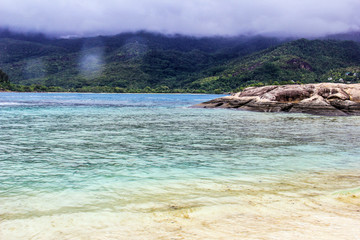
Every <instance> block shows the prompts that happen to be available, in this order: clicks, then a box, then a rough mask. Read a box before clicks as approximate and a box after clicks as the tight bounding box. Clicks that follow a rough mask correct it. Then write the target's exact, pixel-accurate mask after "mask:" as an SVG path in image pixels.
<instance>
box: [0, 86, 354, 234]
mask: <svg viewBox="0 0 360 240" xmlns="http://www.w3.org/2000/svg"><path fill="white" fill-rule="evenodd" d="M216 97H220V95H206V94H203V95H196V94H76V93H0V239H4V240H12V239H360V141H359V137H360V117H357V116H353V117H328V116H315V115H307V114H288V113H262V112H249V111H240V110H229V109H200V108H190V106H192V105H194V104H197V103H201V102H204V101H207V100H210V99H213V98H216Z"/></svg>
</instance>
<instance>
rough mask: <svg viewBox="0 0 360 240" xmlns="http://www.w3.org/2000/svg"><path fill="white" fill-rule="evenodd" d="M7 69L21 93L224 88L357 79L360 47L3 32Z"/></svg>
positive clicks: (0, 42)
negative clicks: (78, 36)
mask: <svg viewBox="0 0 360 240" xmlns="http://www.w3.org/2000/svg"><path fill="white" fill-rule="evenodd" d="M281 43H282V44H281ZM280 44H281V45H280ZM0 68H2V69H3V70H4V71H5V72H6V73H7V74H8V75H9V78H10V80H11V82H12V84H10V83H7V89H10V90H14V91H78V92H117V93H121V92H180V93H181V92H197V93H202V92H213V93H221V92H228V91H236V90H239V89H242V88H244V87H246V86H262V85H267V84H292V83H311V82H323V81H332V82H345V83H350V82H358V81H359V77H360V45H359V43H356V42H351V41H336V40H306V39H300V40H296V41H291V42H284V41H280V40H278V39H275V38H266V37H233V38H223V37H212V38H210V37H209V38H194V37H186V36H165V35H160V34H153V33H147V32H138V33H124V34H120V35H116V36H108V37H104V36H99V37H93V38H77V39H48V38H46V37H44V36H42V35H31V36H27V35H17V34H11V33H9V32H6V33H5V34H4V33H1V32H0ZM3 85H4V84H3ZM2 88H3V89H4V87H2Z"/></svg>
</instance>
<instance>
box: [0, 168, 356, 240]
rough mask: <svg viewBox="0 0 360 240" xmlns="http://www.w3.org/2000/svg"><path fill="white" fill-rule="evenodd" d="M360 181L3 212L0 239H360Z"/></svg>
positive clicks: (191, 191)
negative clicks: (86, 208) (120, 204)
mask: <svg viewBox="0 0 360 240" xmlns="http://www.w3.org/2000/svg"><path fill="white" fill-rule="evenodd" d="M359 186H360V172H359V171H334V172H312V173H297V174H291V176H290V175H289V176H288V177H279V178H278V177H277V176H272V177H268V178H259V179H258V180H256V181H253V180H252V181H246V180H244V179H243V180H236V179H234V180H233V181H226V182H221V181H218V182H212V183H209V182H207V183H206V184H204V183H201V182H200V181H199V182H197V183H188V184H187V185H186V186H183V189H177V190H178V191H182V192H180V193H179V192H176V191H174V196H175V195H176V197H174V196H169V195H168V194H167V195H162V194H161V193H158V194H156V195H154V196H151V197H149V199H147V201H140V202H138V203H137V202H134V203H129V204H128V205H127V207H126V208H125V209H123V210H121V211H119V210H118V209H117V208H116V201H112V202H111V204H109V205H108V206H99V207H98V209H96V208H94V209H93V210H92V211H83V210H82V209H76V208H71V209H61V210H59V211H55V212H51V211H48V212H41V211H39V212H33V213H32V214H30V215H29V214H21V213H16V214H15V213H14V214H3V215H1V216H0V219H1V221H0V239H4V240H5V239H317V240H318V239H326V240H329V239H330V240H331V239H360V187H359ZM169 187H171V186H169ZM189 195H191V196H192V197H191V198H190V197H188V196H189ZM194 196H195V197H194ZM164 199H168V200H167V201H165V203H164ZM64 200H65V199H64ZM59 201H61V199H59ZM160 202H161V203H160ZM29 204H31V203H29ZM10 205H11V203H9V206H8V207H10Z"/></svg>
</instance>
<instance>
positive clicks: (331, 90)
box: [193, 83, 360, 116]
mask: <svg viewBox="0 0 360 240" xmlns="http://www.w3.org/2000/svg"><path fill="white" fill-rule="evenodd" d="M193 107H199V108H232V109H242V110H250V111H258V112H289V113H308V114H316V115H326V116H348V115H360V84H336V83H318V84H304V85H282V86H274V85H273V86H264V87H249V88H246V89H244V90H243V91H242V92H238V93H235V94H232V95H231V96H226V97H221V98H217V99H213V100H210V101H207V102H204V103H200V104H197V105H195V106H193Z"/></svg>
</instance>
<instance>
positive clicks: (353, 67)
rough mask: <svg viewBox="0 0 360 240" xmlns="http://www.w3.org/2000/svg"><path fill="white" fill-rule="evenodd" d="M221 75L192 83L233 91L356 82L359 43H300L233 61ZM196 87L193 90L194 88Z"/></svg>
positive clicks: (334, 41)
mask: <svg viewBox="0 0 360 240" xmlns="http://www.w3.org/2000/svg"><path fill="white" fill-rule="evenodd" d="M222 67H223V69H224V71H222V72H220V73H217V74H214V75H212V76H209V77H207V78H203V79H199V80H197V81H195V82H193V87H196V88H199V89H205V90H210V89H224V90H228V89H232V90H233V89H236V88H238V89H237V90H240V89H241V88H243V87H245V86H249V85H253V86H263V85H269V84H275V85H276V84H292V83H295V82H297V83H316V82H325V81H327V82H329V81H330V82H352V83H354V82H358V81H359V80H360V79H359V75H360V43H357V42H353V41H336V40H307V39H299V40H295V41H291V42H287V43H284V44H282V45H280V46H276V47H271V48H268V49H266V50H263V51H260V52H257V53H254V54H251V55H249V56H246V57H244V58H238V59H235V60H233V61H231V62H229V63H227V64H225V65H222ZM194 85H196V86H194Z"/></svg>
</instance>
